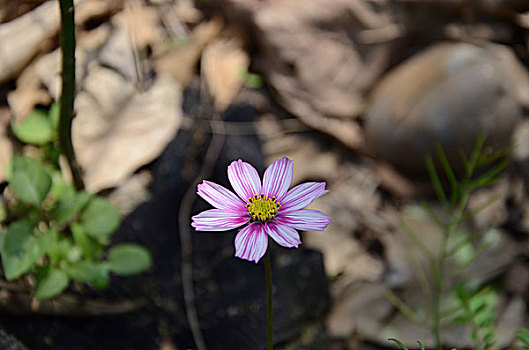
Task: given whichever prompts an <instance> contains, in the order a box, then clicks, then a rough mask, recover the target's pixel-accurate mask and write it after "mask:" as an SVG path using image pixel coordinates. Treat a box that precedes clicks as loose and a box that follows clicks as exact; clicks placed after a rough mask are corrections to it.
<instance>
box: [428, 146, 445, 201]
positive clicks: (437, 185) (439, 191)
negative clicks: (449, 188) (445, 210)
mask: <svg viewBox="0 0 529 350" xmlns="http://www.w3.org/2000/svg"><path fill="white" fill-rule="evenodd" d="M426 169H427V170H428V174H429V175H430V181H431V182H432V185H433V188H434V190H435V194H436V195H437V198H439V200H440V201H441V202H443V204H445V205H447V206H448V205H449V204H450V203H449V202H448V200H447V199H446V195H445V192H444V190H443V186H442V185H441V180H440V179H439V175H438V174H437V170H435V165H434V162H433V159H432V157H431V156H427V157H426Z"/></svg>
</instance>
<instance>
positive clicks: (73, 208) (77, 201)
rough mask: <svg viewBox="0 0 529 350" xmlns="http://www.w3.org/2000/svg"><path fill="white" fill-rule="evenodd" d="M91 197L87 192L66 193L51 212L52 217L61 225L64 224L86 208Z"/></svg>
mask: <svg viewBox="0 0 529 350" xmlns="http://www.w3.org/2000/svg"><path fill="white" fill-rule="evenodd" d="M90 198H91V194H90V193H87V192H79V193H66V194H65V195H63V196H62V197H60V198H59V203H58V204H57V206H56V207H55V209H53V210H52V212H51V218H52V219H53V220H54V221H56V222H57V223H58V224H59V225H64V224H65V223H67V222H68V221H70V220H71V219H73V218H74V217H75V215H77V213H79V211H81V209H83V208H84V206H85V205H86V203H88V201H89V200H90Z"/></svg>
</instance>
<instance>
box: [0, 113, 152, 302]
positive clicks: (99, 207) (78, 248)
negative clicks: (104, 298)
mask: <svg viewBox="0 0 529 350" xmlns="http://www.w3.org/2000/svg"><path fill="white" fill-rule="evenodd" d="M57 109H58V108H57V107H56V105H53V106H52V107H51V108H50V112H49V113H48V114H46V113H44V112H40V111H34V112H32V113H31V114H30V115H29V116H28V117H27V118H26V119H25V120H24V122H22V123H20V124H12V128H13V133H14V134H15V136H17V138H19V139H20V140H21V141H23V142H25V143H28V144H33V145H35V146H39V147H40V150H41V151H42V152H41V154H40V155H41V157H42V159H41V160H37V159H31V158H28V157H22V156H15V157H14V158H13V160H12V161H11V163H10V164H9V165H8V167H7V169H6V174H7V180H8V187H7V189H6V194H7V195H6V197H7V198H6V200H5V201H4V202H3V203H2V204H3V205H2V207H3V213H4V215H3V216H4V217H3V218H2V221H3V224H4V225H5V229H4V230H2V231H0V256H1V258H2V267H3V271H4V277H5V278H6V279H7V280H8V281H11V280H16V279H18V278H20V277H21V276H28V275H32V276H34V277H35V278H36V287H35V295H36V296H37V297H38V298H40V299H45V298H52V297H55V296H57V295H59V294H60V293H62V292H63V291H64V290H65V289H66V288H67V287H68V286H69V284H70V282H71V281H77V282H82V283H89V284H91V285H92V286H93V287H95V288H97V289H102V288H105V287H106V286H107V285H108V283H109V273H110V272H113V273H115V274H117V275H121V276H128V275H133V274H137V273H140V272H143V271H145V270H146V269H148V268H149V267H150V266H151V263H152V258H151V255H150V253H149V252H148V251H147V250H146V249H145V248H143V247H141V246H139V245H135V244H120V245H117V246H114V247H112V248H111V249H110V250H109V251H108V256H107V259H106V260H103V259H102V258H103V256H104V253H105V248H106V247H107V246H108V245H109V243H110V238H111V236H112V234H113V233H114V231H115V230H116V229H117V228H118V226H119V223H120V214H119V210H118V208H116V207H115V206H114V205H112V204H111V203H110V202H109V201H107V200H106V199H104V198H101V197H98V196H95V195H93V194H90V193H88V192H85V191H76V190H75V189H74V187H73V186H71V185H69V184H68V183H67V182H66V181H65V180H64V179H63V176H62V174H61V172H60V168H59V166H58V154H57V152H52V151H53V150H54V147H55V145H56V143H57V137H58V134H57V123H56V121H55V120H56V118H57V114H58V113H57Z"/></svg>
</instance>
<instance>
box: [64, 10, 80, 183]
mask: <svg viewBox="0 0 529 350" xmlns="http://www.w3.org/2000/svg"><path fill="white" fill-rule="evenodd" d="M59 3H60V8H61V35H60V41H61V49H62V91H61V97H60V109H61V112H60V120H59V143H60V147H61V152H62V153H63V154H64V155H65V156H66V159H67V161H68V165H69V166H70V171H71V173H72V179H73V183H74V186H75V188H76V189H77V190H82V189H84V184H83V178H82V175H81V168H80V166H79V164H78V163H77V160H76V159H75V153H74V149H73V144H72V120H73V116H74V110H73V107H74V99H75V11H74V5H73V0H60V1H59Z"/></svg>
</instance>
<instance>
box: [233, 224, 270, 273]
mask: <svg viewBox="0 0 529 350" xmlns="http://www.w3.org/2000/svg"><path fill="white" fill-rule="evenodd" d="M267 248H268V236H267V234H266V232H265V229H264V225H263V224H260V223H256V222H254V223H252V224H250V225H248V226H246V227H245V228H243V229H242V230H241V232H239V233H238V234H237V236H235V256H236V257H238V258H241V259H245V260H248V261H255V263H257V262H259V260H260V259H261V258H262V257H263V255H264V254H265V253H266V249H267Z"/></svg>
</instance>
